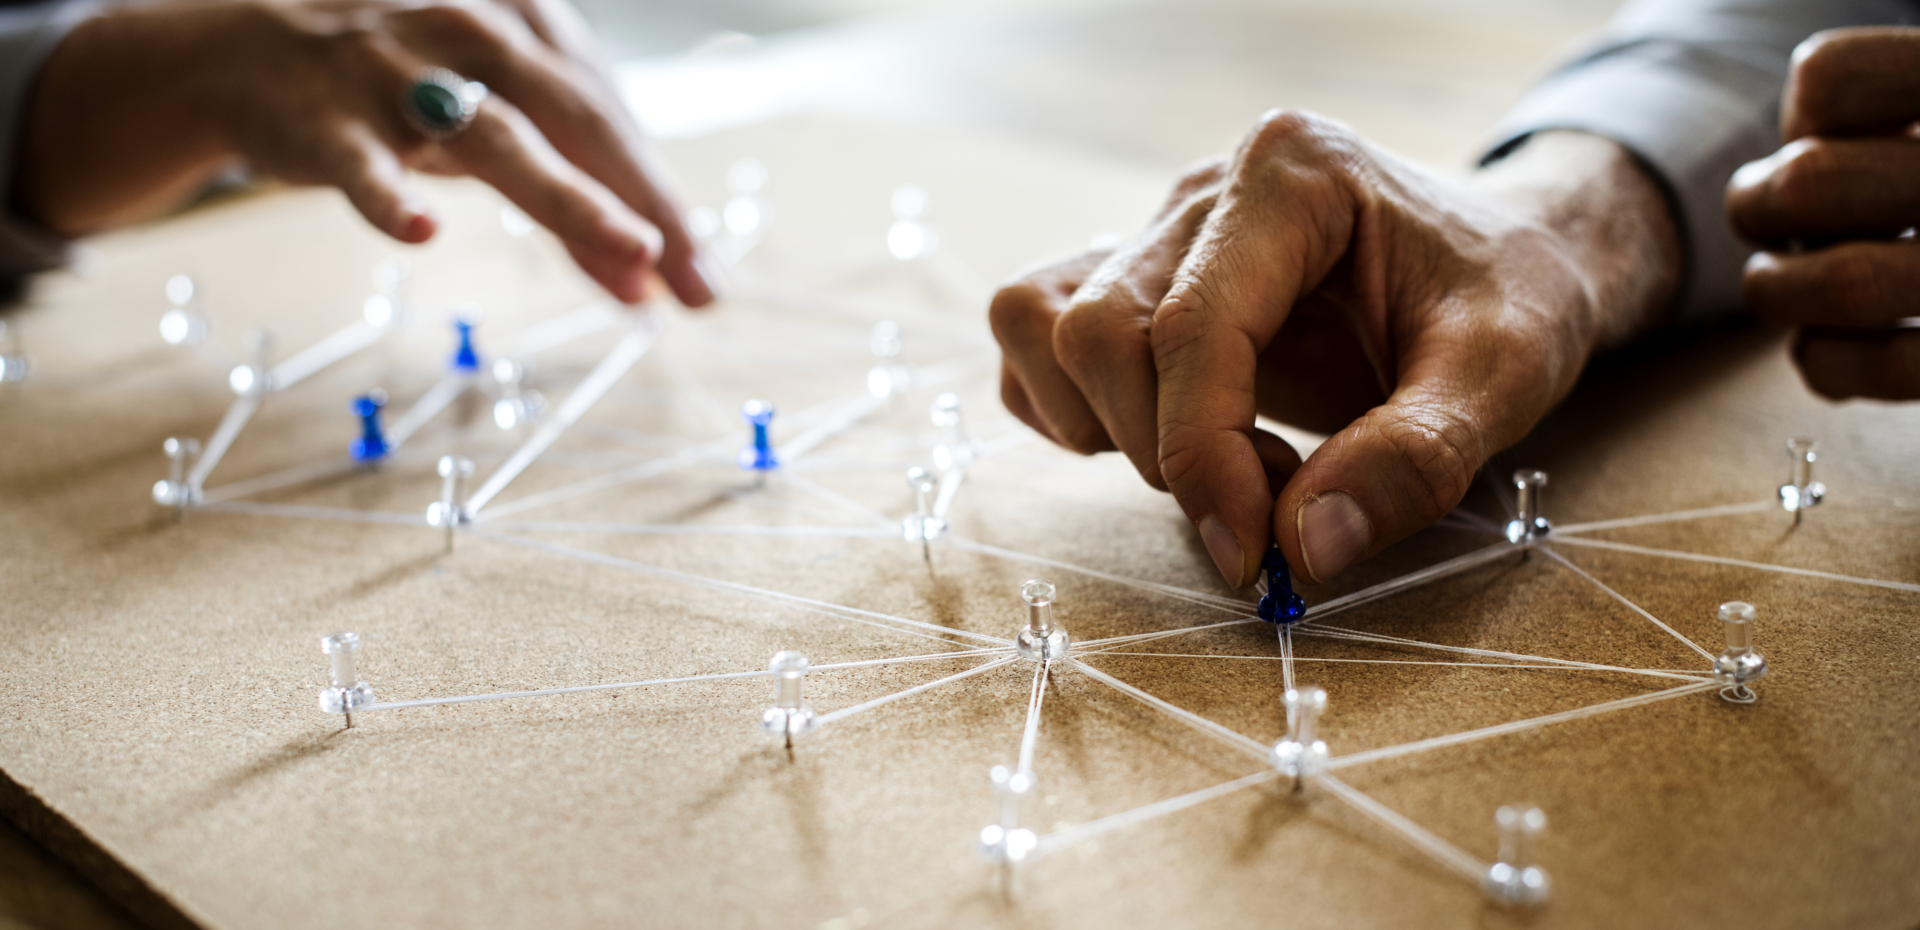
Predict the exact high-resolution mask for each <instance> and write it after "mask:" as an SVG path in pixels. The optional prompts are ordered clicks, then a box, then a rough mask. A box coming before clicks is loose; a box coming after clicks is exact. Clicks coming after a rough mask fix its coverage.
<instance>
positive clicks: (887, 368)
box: [867, 320, 913, 398]
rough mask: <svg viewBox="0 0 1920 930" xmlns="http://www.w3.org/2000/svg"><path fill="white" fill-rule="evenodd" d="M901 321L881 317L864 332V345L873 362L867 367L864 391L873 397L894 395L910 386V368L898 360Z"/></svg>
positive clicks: (911, 382)
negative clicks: (866, 333)
mask: <svg viewBox="0 0 1920 930" xmlns="http://www.w3.org/2000/svg"><path fill="white" fill-rule="evenodd" d="M901 348H902V343H901V341H900V324H898V323H895V322H894V321H892V320H881V321H880V322H878V323H875V324H873V331H872V332H871V333H869V334H868V335H867V349H868V350H869V351H871V352H872V353H873V358H874V366H873V367H872V368H870V369H868V370H867V392H868V393H870V394H872V395H873V396H875V397H881V398H886V397H893V396H895V395H898V394H904V393H906V392H907V390H908V389H910V388H912V387H913V369H912V368H909V367H907V366H905V365H902V364H900V363H899V358H900V350H901Z"/></svg>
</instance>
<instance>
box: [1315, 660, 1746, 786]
mask: <svg viewBox="0 0 1920 930" xmlns="http://www.w3.org/2000/svg"><path fill="white" fill-rule="evenodd" d="M1718 687H1720V683H1719V682H1717V681H1696V682H1693V683H1692V684H1685V685H1680V686H1678V687H1674V688H1668V689H1667V690H1665V691H1655V692H1652V693H1650V694H1641V695H1636V696H1634V697H1630V698H1621V699H1619V700H1617V701H1607V702H1606V703H1604V704H1594V705H1591V706H1588V707H1580V708H1576V709H1574V710H1568V711H1562V712H1560V713H1557V714H1547V715H1546V716H1544V717H1531V718H1528V719H1526V720H1516V721H1514V722H1512V723H1502V724H1498V725H1495V726H1490V727H1481V728H1480V729H1478V730H1468V731H1466V732H1464V733H1454V734H1450V735H1448V736H1436V737H1434V738H1432V739H1423V740H1416V741H1414V742H1411V743H1401V744H1400V745H1397V746H1385V747H1382V748H1380V749H1369V750H1367V751H1365V752H1356V753H1351V754H1349V755H1344V756H1335V757H1333V758H1332V759H1328V760H1327V763H1326V768H1327V769H1329V770H1331V769H1338V768H1346V767H1347V766H1350V765H1362V764H1365V763H1368V762H1378V761H1380V760H1381V759H1392V758H1396V757H1398V756H1407V755H1412V754H1414V753H1417V752H1426V751H1428V750H1430V749H1440V748H1442V747H1446V746H1458V745H1460V744H1461V743H1471V742H1474V741H1476V740H1483V739H1487V738H1489V737H1494V736H1505V735H1506V734H1509V733H1520V732H1523V731H1526V730H1534V729H1538V728H1540V727H1544V726H1548V725H1551V724H1555V723H1565V722H1566V721H1569V720H1579V719H1581V718H1582V717H1593V716H1597V715H1599V714H1605V713H1610V712H1612V711H1616V710H1626V709H1627V708H1630V707H1640V706H1642V705H1645V704H1654V703H1657V702H1660V701H1665V700H1670V699H1672V698H1677V697H1681V696H1683V695H1688V694H1697V693H1699V692H1701V691H1706V690H1709V689H1712V688H1718Z"/></svg>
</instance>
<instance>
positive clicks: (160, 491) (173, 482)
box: [153, 436, 200, 520]
mask: <svg viewBox="0 0 1920 930" xmlns="http://www.w3.org/2000/svg"><path fill="white" fill-rule="evenodd" d="M161 448H162V449H165V450H166V451H167V477H166V479H165V480H163V481H156V482H154V483H153V502H154V503H156V504H159V505H160V506H162V507H172V508H173V518H174V519H175V520H178V519H180V515H181V514H182V513H183V512H185V511H186V509H187V506H188V505H189V504H193V503H195V500H194V498H195V496H196V495H195V494H194V493H193V488H192V487H191V486H190V485H189V484H188V483H187V470H188V469H191V468H192V467H193V463H194V462H195V461H196V460H198V459H199V458H200V440H198V439H182V438H180V437H178V436H170V437H168V438H167V441H166V442H165V443H162V444H161Z"/></svg>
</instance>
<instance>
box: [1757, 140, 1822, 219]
mask: <svg viewBox="0 0 1920 930" xmlns="http://www.w3.org/2000/svg"><path fill="white" fill-rule="evenodd" d="M1795 145H1796V146H1797V150H1796V151H1794V152H1793V153H1792V154H1791V155H1789V156H1788V157H1787V158H1786V159H1784V160H1783V161H1782V162H1781V163H1780V165H1779V166H1778V167H1777V168H1775V169H1774V172H1773V177H1772V178H1771V181H1770V184H1769V188H1770V191H1771V194H1772V196H1771V197H1770V198H1769V199H1771V200H1772V201H1773V206H1774V209H1775V210H1776V211H1778V212H1779V213H1781V214H1783V215H1785V216H1786V217H1802V216H1808V215H1811V214H1813V213H1815V212H1817V211H1819V210H1820V208H1821V205H1822V203H1823V201H1825V199H1826V197H1827V193H1828V192H1827V184H1828V180H1829V179H1830V178H1831V176H1832V174H1833V170H1834V167H1835V165H1834V156H1833V150H1832V149H1831V148H1829V147H1827V146H1825V145H1823V144H1821V143H1820V142H1819V141H1817V140H1813V139H1807V140H1802V141H1801V142H1799V143H1795Z"/></svg>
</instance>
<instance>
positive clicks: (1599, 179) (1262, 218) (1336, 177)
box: [990, 111, 1680, 585]
mask: <svg viewBox="0 0 1920 930" xmlns="http://www.w3.org/2000/svg"><path fill="white" fill-rule="evenodd" d="M1679 251H1680V246H1679V244H1678V242H1677V234H1676V233H1675V231H1674V227H1673V223H1672V219H1671V217H1670V216H1669V215H1668V213H1667V209H1666V207H1665V206H1664V203H1663V201H1662V200H1661V198H1660V196H1659V194H1658V191H1657V189H1656V188H1654V187H1653V185H1652V184H1651V182H1650V181H1649V180H1648V179H1647V178H1646V177H1645V176H1644V175H1643V174H1642V173H1641V172H1640V170H1639V168H1638V167H1637V166H1636V165H1634V164H1633V162H1632V160H1631V158H1630V157H1629V156H1627V155H1626V154H1625V152H1624V151H1623V150H1620V149H1619V147H1618V146H1616V145H1614V144H1613V143H1611V142H1608V141H1606V140H1604V139H1599V138H1597V137H1592V136H1585V135H1580V134H1575V133H1547V134H1542V135H1541V136H1539V137H1536V138H1535V140H1534V141H1532V142H1529V143H1528V145H1527V146H1525V147H1524V148H1523V149H1521V151H1520V152H1519V153H1518V154H1516V155H1514V156H1513V157H1512V158H1510V159H1508V160H1507V161H1506V162H1503V163H1501V164H1500V165H1497V166H1495V167H1494V168H1493V169H1490V170H1488V171H1483V172H1481V173H1480V174H1478V175H1476V176H1475V177H1474V178H1471V179H1469V180H1468V181H1465V182H1461V181H1453V180H1447V179H1443V178H1439V177H1436V176H1434V175H1431V174H1429V173H1427V172H1424V171H1422V170H1420V169H1417V168H1415V167H1413V166H1411V165H1409V164H1407V163H1405V162H1402V161H1401V160H1399V159H1397V158H1395V157H1394V156H1392V155H1391V154H1389V153H1386V152H1383V151H1381V150H1379V149H1377V148H1375V147H1373V146H1371V145H1369V144H1368V143H1367V142H1365V141H1364V140H1362V139H1361V138H1359V137H1358V136H1356V135H1355V134H1354V133H1353V132H1352V131H1350V130H1348V129H1347V128H1345V127H1344V126H1341V125H1339V124H1337V123H1334V122H1332V121H1329V120H1326V119H1323V118H1320V117H1317V116H1313V115H1311V114H1305V113H1298V112H1287V111H1276V112H1274V113H1270V114H1268V115H1267V116H1265V117H1264V118H1263V119H1262V120H1261V122H1260V124H1259V125H1258V126H1257V127H1255V129H1254V130H1253V131H1252V132H1251V133H1250V134H1249V135H1248V136H1247V138H1246V140H1245V142H1244V143H1243V144H1242V145H1241V146H1240V148H1239V149H1238V151H1236V152H1235V153H1234V154H1233V155H1232V156H1231V157H1230V158H1223V159H1219V160H1216V161H1212V162H1208V163H1205V164H1202V165H1200V166H1198V167H1196V168H1194V169H1192V170H1191V171H1190V172H1189V173H1188V174H1187V176H1186V177H1185V178H1183V179H1182V180H1181V182H1180V183H1179V185H1178V186H1177V187H1176V188H1175V190H1174V191H1173V194H1172V196H1171V197H1170V198H1169V199H1168V201H1167V203H1166V205H1165V207H1164V208H1163V210H1162V211H1161V213H1160V214H1159V216H1157V217H1156V218H1155V219H1154V220H1153V222H1152V223H1151V225H1150V226H1149V227H1148V228H1147V229H1146V230H1145V231H1144V232H1142V233H1140V234H1139V235H1138V236H1136V237H1134V238H1133V239H1132V240H1131V241H1129V242H1127V243H1125V244H1124V245H1122V246H1120V247H1119V248H1118V249H1117V250H1114V251H1112V252H1110V253H1090V254H1087V255H1083V256H1079V257H1076V258H1073V259H1070V260H1067V261H1065V262H1062V263H1059V264H1056V265H1051V266H1048V267H1043V268H1040V269H1037V270H1035V271H1032V272H1029V273H1028V274H1027V275H1026V276H1025V277H1024V278H1022V279H1021V280H1019V281H1017V282H1015V283H1014V284H1012V285H1010V286H1008V287H1007V288H1005V289H1003V290H1002V291H1001V292H1000V293H999V294H998V295H997V297H996V298H995V300H994V302H993V306H992V309H991V314H990V315H991V319H992V322H993V329H994V333H995V335H996V337H997V338H998V340H999V342H1000V344H1001V347H1002V349H1003V353H1004V366H1003V374H1002V396H1003V398H1004V400H1005V402H1006V405H1007V407H1008V408H1009V409H1010V410H1011V411H1013V413H1014V414H1015V415H1017V416H1019V417H1020V418H1021V419H1022V420H1024V421H1025V422H1026V423H1028V424H1029V425H1031V426H1032V427H1033V428H1035V429H1036V430H1038V431H1040V432H1041V433H1043V434H1045V435H1047V436H1048V437H1049V438H1051V439H1053V440H1054V441H1055V442H1058V443H1060V444H1061V445H1063V446H1066V447H1067V448H1070V449H1074V450H1076V451H1079V452H1082V453H1088V454H1091V453H1095V452H1099V451H1103V450H1109V449H1118V450H1120V451H1121V452H1124V453H1125V454H1126V455H1127V456H1128V458H1129V459H1130V460H1131V461H1132V463H1133V464H1134V466H1135V467H1136V468H1137V469H1138V470H1139V472H1140V475H1141V477H1143V478H1144V479H1146V481H1147V482H1148V483H1149V484H1151V485H1153V486H1154V487H1156V488H1161V489H1164V490H1168V491H1171V492H1172V494H1173V495H1174V497H1175V498H1176V499H1177V500H1178V501H1179V503H1180V505H1181V507H1182V508H1183V509H1184V510H1185V511H1186V513H1187V515H1188V517H1189V518H1190V519H1192V520H1193V522H1194V523H1195V525H1196V527H1197V528H1198V530H1199V533H1200V536H1201V538H1202V540H1203V541H1204V542H1205V544H1206V546H1207V549H1208V552H1209V553H1210V554H1211V555H1212V556H1213V559H1214V561H1215V562H1216V564H1217V565H1218V566H1219V568H1220V571H1221V574H1222V576H1223V577H1225V578H1226V580H1227V581H1228V582H1229V583H1232V584H1234V585H1244V584H1248V583H1251V582H1252V581H1253V580H1254V579H1255V577H1256V573H1257V570H1258V566H1259V562H1260V559H1261V556H1262V554H1263V553H1264V551H1265V549H1266V547H1267V545H1268V542H1269V540H1272V541H1275V542H1277V543H1278V545H1280V547H1281V548H1282V550H1283V551H1284V553H1285V554H1286V556H1287V558H1288V560H1289V561H1290V562H1291V563H1292V564H1293V565H1294V566H1295V567H1296V568H1297V569H1298V570H1299V572H1300V574H1301V575H1302V576H1303V577H1304V579H1305V580H1307V581H1310V582H1319V581H1325V580H1327V579H1329V578H1331V577H1333V576H1335V575H1337V574H1339V573H1340V572H1341V571H1343V570H1344V569H1345V568H1346V567H1348V566H1349V565H1352V564H1353V563H1354V562H1356V561H1358V560H1360V559H1362V558H1365V557H1367V556H1369V555H1372V554H1373V553H1375V552H1378V551H1379V550H1381V549H1383V548H1385V547H1386V546H1388V545H1390V544H1392V543H1393V542H1395V541H1397V540H1399V539H1401V538H1403V537H1405V536H1407V535H1408V534H1410V533H1412V532H1414V531H1416V530H1418V529H1420V528H1421V527H1424V526H1426V525H1428V524H1430V523H1431V522H1433V521H1434V520H1436V519H1438V518H1439V517H1440V516H1441V515H1443V514H1445V513H1446V512H1447V511H1448V510H1450V509H1451V508H1452V507H1453V506H1454V505H1455V504H1457V503H1458V502H1459V501H1460V499H1461V498H1462V497H1463V496H1464V495H1465V494H1466V492H1467V489H1468V486H1469V484H1470V482H1471V481H1472V479H1473V476H1474V474H1475V472H1476V471H1477V470H1478V469H1479V468H1480V466H1481V465H1483V464H1484V463H1485V462H1486V461H1487V459H1488V458H1489V457H1490V456H1492V455H1493V454H1494V453H1496V452H1498V451H1500V450H1501V449H1504V448H1506V447H1507V446H1508V445H1510V444H1512V443H1513V442H1515V441H1516V440H1518V439H1519V438H1520V437H1521V436H1523V435H1525V433H1526V432H1527V431H1528V430H1529V429H1530V428H1531V427H1532V426H1533V425H1534V423H1536V422H1537V421H1538V420H1539V419H1540V418H1541V417H1542V416H1544V415H1545V414H1546V413H1547V411H1549V410H1550V409H1551V408H1552V407H1553V406H1554V404H1556V403H1557V402H1558V401H1559V400H1560V399H1561V398H1562V397H1564V396H1565V394H1566V393H1567V392H1568V391H1569V390H1570V389H1571V388H1572V386H1573V384H1574V382H1575V381H1576V379H1577V378H1578V377H1579V374H1580V371H1581V369H1582V367H1583V366H1584V365H1585V363H1586V361H1587V359H1588V358H1589V356H1590V355H1591V354H1592V353H1593V352H1594V351H1596V350H1597V349H1599V348H1601V347H1604V346H1611V345H1617V344H1619V343H1621V342H1624V341H1625V340H1626V339H1628V338H1630V337H1631V336H1632V335H1633V334H1635V333H1637V332H1638V331H1640V330H1641V329H1643V328H1644V327H1645V326H1647V325H1648V324H1649V322H1650V321H1651V320H1653V319H1654V318H1655V317H1656V316H1657V315H1658V313H1659V312H1660V311H1661V310H1663V309H1664V308H1665V307H1666V306H1667V305H1668V304H1669V303H1670V301H1671V299H1672V294H1673V291H1674V282H1675V280H1676V279H1677V275H1678V263H1679ZM1256 415H1264V416H1268V417H1271V418H1273V419H1276V420H1280V421H1283V422H1289V423H1293V424H1297V425H1299V426H1302V427H1305V428H1307V429H1311V430H1317V431H1322V432H1327V433H1331V434H1332V438H1331V439H1330V440H1328V441H1327V442H1326V443H1325V444H1323V445H1322V446H1321V447H1320V448H1319V449H1317V450H1316V451H1315V452H1314V453H1313V454H1312V455H1311V456H1310V457H1309V458H1308V459H1307V460H1306V461H1305V462H1304V463H1303V462H1302V461H1301V460H1300V458H1299V456H1298V455H1297V454H1296V453H1295V451H1294V450H1293V449H1292V448H1291V447H1289V446H1288V445H1287V443H1286V442H1284V441H1283V440H1281V439H1280V438H1279V437H1277V436H1275V435H1273V434H1271V433H1269V432H1267V431H1265V430H1262V429H1259V428H1257V427H1256V426H1255V416H1256Z"/></svg>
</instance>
